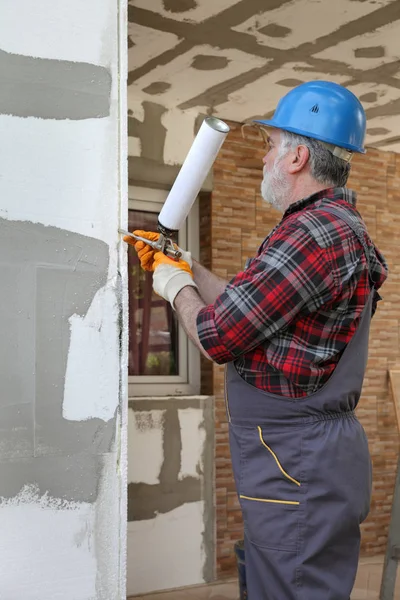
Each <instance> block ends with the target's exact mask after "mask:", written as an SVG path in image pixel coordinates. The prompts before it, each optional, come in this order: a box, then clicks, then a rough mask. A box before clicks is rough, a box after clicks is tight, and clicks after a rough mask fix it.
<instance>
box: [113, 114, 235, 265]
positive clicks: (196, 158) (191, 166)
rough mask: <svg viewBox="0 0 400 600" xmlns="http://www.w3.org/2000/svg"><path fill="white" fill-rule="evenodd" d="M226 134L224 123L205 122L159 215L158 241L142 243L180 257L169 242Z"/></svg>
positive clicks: (181, 223) (199, 188)
mask: <svg viewBox="0 0 400 600" xmlns="http://www.w3.org/2000/svg"><path fill="white" fill-rule="evenodd" d="M228 132H229V126H228V125H227V124H226V123H224V121H221V120H220V119H217V118H216V117H207V118H206V119H204V121H203V123H202V125H201V127H200V129H199V131H198V133H197V135H196V137H195V139H194V140H193V144H192V146H191V148H190V150H189V153H188V155H187V156H186V159H185V161H184V163H183V164H182V167H181V169H180V171H179V173H178V176H177V178H176V180H175V182H174V184H173V186H172V188H171V190H170V192H169V194H168V197H167V199H166V200H165V203H164V206H163V207H162V209H161V212H160V214H159V217H158V231H159V233H160V238H159V240H158V241H157V242H150V241H149V240H146V239H143V238H142V241H145V242H146V243H147V244H149V245H150V246H152V247H154V248H157V249H158V250H161V251H162V252H164V253H165V254H168V255H169V256H172V257H173V258H175V259H178V258H179V256H178V255H177V251H176V248H174V244H173V241H172V240H173V238H174V236H176V234H177V233H178V231H179V229H180V228H181V227H182V225H183V223H184V222H185V219H186V217H187V216H188V214H189V212H190V209H191V208H192V206H193V204H194V202H195V200H196V198H197V196H198V194H199V192H200V190H201V187H202V185H203V183H204V181H205V179H206V177H207V175H208V173H209V172H210V169H211V167H212V165H213V164H214V161H215V159H216V158H217V154H218V152H219V151H220V149H221V146H222V144H223V143H224V141H225V138H226V136H227V135H228ZM120 231H121V230H120ZM122 233H124V234H125V235H133V234H128V233H125V232H122ZM133 237H135V238H136V239H139V238H138V237H137V236H133Z"/></svg>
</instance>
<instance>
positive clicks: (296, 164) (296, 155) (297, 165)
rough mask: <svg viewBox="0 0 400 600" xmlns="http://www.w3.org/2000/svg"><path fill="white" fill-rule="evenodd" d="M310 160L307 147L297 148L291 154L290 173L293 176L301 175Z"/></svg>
mask: <svg viewBox="0 0 400 600" xmlns="http://www.w3.org/2000/svg"><path fill="white" fill-rule="evenodd" d="M309 158H310V151H309V149H308V148H307V146H303V145H301V146H297V147H296V148H295V149H294V150H293V151H292V152H291V161H290V163H289V166H288V171H289V173H290V174H291V175H294V174H295V173H299V172H300V171H302V170H303V169H304V167H305V166H306V164H307V163H308V159H309Z"/></svg>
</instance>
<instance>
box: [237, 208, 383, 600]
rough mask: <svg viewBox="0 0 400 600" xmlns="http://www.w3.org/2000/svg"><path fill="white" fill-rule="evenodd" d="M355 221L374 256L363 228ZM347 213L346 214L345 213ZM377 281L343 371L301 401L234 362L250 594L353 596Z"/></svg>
mask: <svg viewBox="0 0 400 600" xmlns="http://www.w3.org/2000/svg"><path fill="white" fill-rule="evenodd" d="M331 212H335V213H337V214H338V215H339V214H340V217H341V218H343V219H344V220H345V221H346V222H348V224H349V225H350V226H351V227H352V228H353V230H354V231H355V233H356V235H357V236H358V237H359V239H360V241H361V242H362V244H363V246H364V250H365V251H366V255H367V258H368V257H369V254H368V249H367V246H366V244H365V242H364V238H362V236H361V235H360V227H359V225H358V224H355V223H354V220H353V219H352V218H351V217H350V218H349V217H348V213H347V214H346V212H345V211H344V210H343V209H342V210H340V211H339V212H338V211H337V210H334V209H332V211H331ZM343 213H345V214H343ZM373 295H374V289H373V288H372V291H371V294H370V296H369V299H368V302H367V304H366V305H365V307H364V310H363V313H362V316H361V320H360V322H359V326H358V328H357V330H356V333H355V334H354V336H353V338H352V339H351V341H350V342H349V344H348V345H347V347H346V349H345V350H344V352H343V354H342V356H341V358H340V361H339V363H338V365H337V366H336V369H335V371H334V372H333V374H332V376H331V377H330V379H329V380H328V381H327V383H326V384H325V385H324V386H323V387H322V388H321V389H320V390H319V391H317V392H316V393H314V394H312V395H310V396H307V397H304V398H303V397H302V398H299V399H297V400H293V399H290V398H283V397H282V396H276V395H274V394H270V393H268V392H263V391H262V390H259V389H257V388H255V387H254V386H252V385H249V384H247V383H246V382H245V381H244V380H243V379H242V378H241V377H240V375H239V374H238V373H237V371H236V368H235V366H234V363H230V364H229V365H228V366H227V371H226V391H227V412H228V419H229V427H230V446H231V456H232V465H233V471H234V476H235V482H236V489H237V492H238V495H239V499H240V505H241V508H242V513H243V520H244V526H245V562H246V579H247V589H248V595H249V600H295V599H296V600H349V597H350V593H351V590H352V588H353V585H354V580H355V576H356V571H357V564H358V556H359V547H360V523H361V522H362V521H363V520H364V519H365V518H366V516H367V514H368V511H369V506H370V498H371V461H370V454H369V450H368V444H367V439H366V436H365V433H364V430H363V428H362V426H361V424H360V423H359V421H358V419H357V417H356V416H355V414H354V409H355V408H356V406H357V403H358V400H359V398H360V394H361V388H362V384H363V378H364V373H365V368H366V363H367V356H368V337H369V328H370V321H371V308H372V301H373Z"/></svg>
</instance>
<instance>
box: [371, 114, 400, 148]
mask: <svg viewBox="0 0 400 600" xmlns="http://www.w3.org/2000/svg"><path fill="white" fill-rule="evenodd" d="M367 117H368V115H367ZM367 123H368V128H371V129H376V128H379V129H380V128H384V129H389V131H390V132H391V134H388V135H385V136H383V138H384V139H385V138H391V137H394V136H396V135H397V133H398V132H399V131H400V114H396V115H392V116H381V117H375V118H372V119H368V118H367ZM380 142H381V138H378V139H376V137H375V136H373V135H371V134H368V133H367V135H366V138H365V143H366V145H367V146H371V147H372V148H374V147H375V144H376V143H378V144H379V145H378V146H376V147H378V148H379V149H380V150H389V151H391V152H395V151H396V150H395V147H394V146H393V145H390V147H386V145H383V146H382V145H381V144H380Z"/></svg>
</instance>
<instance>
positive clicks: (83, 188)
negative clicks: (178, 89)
mask: <svg viewBox="0 0 400 600" xmlns="http://www.w3.org/2000/svg"><path fill="white" fill-rule="evenodd" d="M0 130H1V144H0V165H1V167H0V168H1V177H0V197H1V199H2V200H1V203H2V209H3V210H4V211H7V218H8V219H10V220H15V221H31V222H33V223H42V224H44V225H54V226H56V227H60V228H62V229H65V230H69V231H70V232H76V233H80V234H83V235H86V236H90V237H91V238H97V239H98V240H102V241H103V242H105V243H106V244H107V245H109V246H110V247H111V253H110V255H111V260H114V259H116V253H115V252H114V249H115V248H116V245H117V243H118V242H119V235H118V226H119V221H118V218H119V217H118V215H119V208H118V202H119V195H118V180H117V177H118V173H117V169H110V165H113V164H117V162H118V160H117V159H118V157H117V147H118V144H117V125H116V123H115V122H113V121H112V120H111V118H110V119H108V118H107V119H86V120H83V121H61V120H60V121H53V120H40V119H34V118H27V119H17V118H15V117H10V116H6V115H0ZM16 165H18V169H17V170H16V168H15V166H16ZM105 215H107V218H105ZM114 268H116V267H114Z"/></svg>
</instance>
